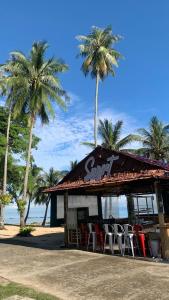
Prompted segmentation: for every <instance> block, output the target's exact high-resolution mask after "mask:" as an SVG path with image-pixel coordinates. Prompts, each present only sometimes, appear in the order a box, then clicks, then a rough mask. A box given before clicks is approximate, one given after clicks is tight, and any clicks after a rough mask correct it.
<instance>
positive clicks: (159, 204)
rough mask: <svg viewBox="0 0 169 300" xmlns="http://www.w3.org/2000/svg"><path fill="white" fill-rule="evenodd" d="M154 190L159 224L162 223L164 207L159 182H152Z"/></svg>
mask: <svg viewBox="0 0 169 300" xmlns="http://www.w3.org/2000/svg"><path fill="white" fill-rule="evenodd" d="M154 190H155V194H156V201H157V209H158V218H159V225H164V207H163V199H162V194H161V189H160V184H159V182H157V181H156V182H155V183H154Z"/></svg>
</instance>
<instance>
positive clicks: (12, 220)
mask: <svg viewBox="0 0 169 300" xmlns="http://www.w3.org/2000/svg"><path fill="white" fill-rule="evenodd" d="M44 214H45V205H36V206H35V205H31V208H30V213H29V218H28V220H27V224H31V223H34V222H36V223H38V224H41V223H42V221H43V217H44ZM4 219H5V224H13V225H17V224H19V222H20V219H19V214H18V211H17V206H16V205H15V204H12V205H9V206H7V207H5V210H4ZM49 220H50V207H49V208H48V215H47V219H46V222H47V223H48V222H49Z"/></svg>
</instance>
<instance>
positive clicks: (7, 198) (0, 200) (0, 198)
mask: <svg viewBox="0 0 169 300" xmlns="http://www.w3.org/2000/svg"><path fill="white" fill-rule="evenodd" d="M11 202H12V196H11V195H10V194H5V195H0V204H2V205H4V206H5V205H9V204H10V203H11Z"/></svg>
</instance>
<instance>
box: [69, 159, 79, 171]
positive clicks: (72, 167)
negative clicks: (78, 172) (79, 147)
mask: <svg viewBox="0 0 169 300" xmlns="http://www.w3.org/2000/svg"><path fill="white" fill-rule="evenodd" d="M77 164H78V161H77V159H76V160H71V162H70V170H71V171H72V170H74V168H75V167H76V166H77Z"/></svg>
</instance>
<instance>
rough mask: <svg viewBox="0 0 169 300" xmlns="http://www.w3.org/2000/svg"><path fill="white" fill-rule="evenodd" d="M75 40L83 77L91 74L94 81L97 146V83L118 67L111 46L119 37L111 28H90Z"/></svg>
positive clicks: (95, 141)
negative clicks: (81, 61)
mask: <svg viewBox="0 0 169 300" xmlns="http://www.w3.org/2000/svg"><path fill="white" fill-rule="evenodd" d="M77 39H78V40H79V41H80V42H82V43H81V44H80V45H79V50H80V56H82V57H83V58H84V61H83V64H82V67H81V69H82V71H83V73H84V75H85V76H86V75H88V74H89V73H90V74H91V76H92V78H95V79H96V91H95V113H94V144H95V146H97V127H98V125H97V123H98V120H97V115H98V87H99V81H100V80H103V79H104V78H105V77H107V76H108V75H109V74H111V75H112V76H114V75H115V72H114V68H113V67H114V66H116V67H117V66H118V63H117V61H118V59H119V58H120V57H121V54H120V53H119V52H118V51H116V50H115V49H114V48H113V46H114V44H115V43H117V42H118V41H119V40H120V36H119V35H113V34H112V29H111V26H108V27H107V28H105V29H102V28H98V27H92V30H91V32H90V33H89V34H88V35H86V36H85V35H79V36H77Z"/></svg>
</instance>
